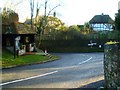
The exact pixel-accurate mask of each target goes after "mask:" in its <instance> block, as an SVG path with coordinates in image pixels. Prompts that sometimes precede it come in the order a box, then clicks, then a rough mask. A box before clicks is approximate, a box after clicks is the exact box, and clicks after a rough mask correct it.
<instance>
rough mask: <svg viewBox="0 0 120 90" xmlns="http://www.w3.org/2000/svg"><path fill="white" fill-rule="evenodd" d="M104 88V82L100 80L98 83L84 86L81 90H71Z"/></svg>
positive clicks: (97, 89)
mask: <svg viewBox="0 0 120 90" xmlns="http://www.w3.org/2000/svg"><path fill="white" fill-rule="evenodd" d="M103 86H104V80H100V81H97V82H93V83H90V84H87V85H84V86H82V87H80V88H75V89H69V90H100V89H99V88H100V87H103Z"/></svg>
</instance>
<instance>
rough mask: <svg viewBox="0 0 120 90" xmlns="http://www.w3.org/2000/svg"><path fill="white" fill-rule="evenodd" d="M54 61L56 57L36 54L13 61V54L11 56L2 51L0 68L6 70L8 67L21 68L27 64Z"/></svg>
mask: <svg viewBox="0 0 120 90" xmlns="http://www.w3.org/2000/svg"><path fill="white" fill-rule="evenodd" d="M55 59H58V57H57V56H53V55H49V56H43V55H36V54H33V55H24V56H19V57H16V58H15V59H14V56H13V54H11V53H10V52H8V51H6V50H3V52H2V59H0V62H2V66H1V67H2V68H8V67H14V66H21V65H27V64H35V63H41V62H44V61H48V60H55Z"/></svg>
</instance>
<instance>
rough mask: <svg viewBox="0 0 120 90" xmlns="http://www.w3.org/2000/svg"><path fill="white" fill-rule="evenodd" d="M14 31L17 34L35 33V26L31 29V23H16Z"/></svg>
mask: <svg viewBox="0 0 120 90" xmlns="http://www.w3.org/2000/svg"><path fill="white" fill-rule="evenodd" d="M15 26H16V32H17V34H35V33H36V32H35V27H33V29H31V25H28V24H24V23H16V24H15Z"/></svg>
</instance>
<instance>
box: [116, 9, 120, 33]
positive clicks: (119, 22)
mask: <svg viewBox="0 0 120 90" xmlns="http://www.w3.org/2000/svg"><path fill="white" fill-rule="evenodd" d="M115 27H116V29H117V30H118V31H119V32H120V9H119V10H118V13H117V14H116V16H115Z"/></svg>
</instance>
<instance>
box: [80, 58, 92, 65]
mask: <svg viewBox="0 0 120 90" xmlns="http://www.w3.org/2000/svg"><path fill="white" fill-rule="evenodd" d="M91 59H92V57H90V58H89V59H87V60H85V61H83V62H81V63H79V65H81V64H84V63H86V62H88V61H90V60H91Z"/></svg>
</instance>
